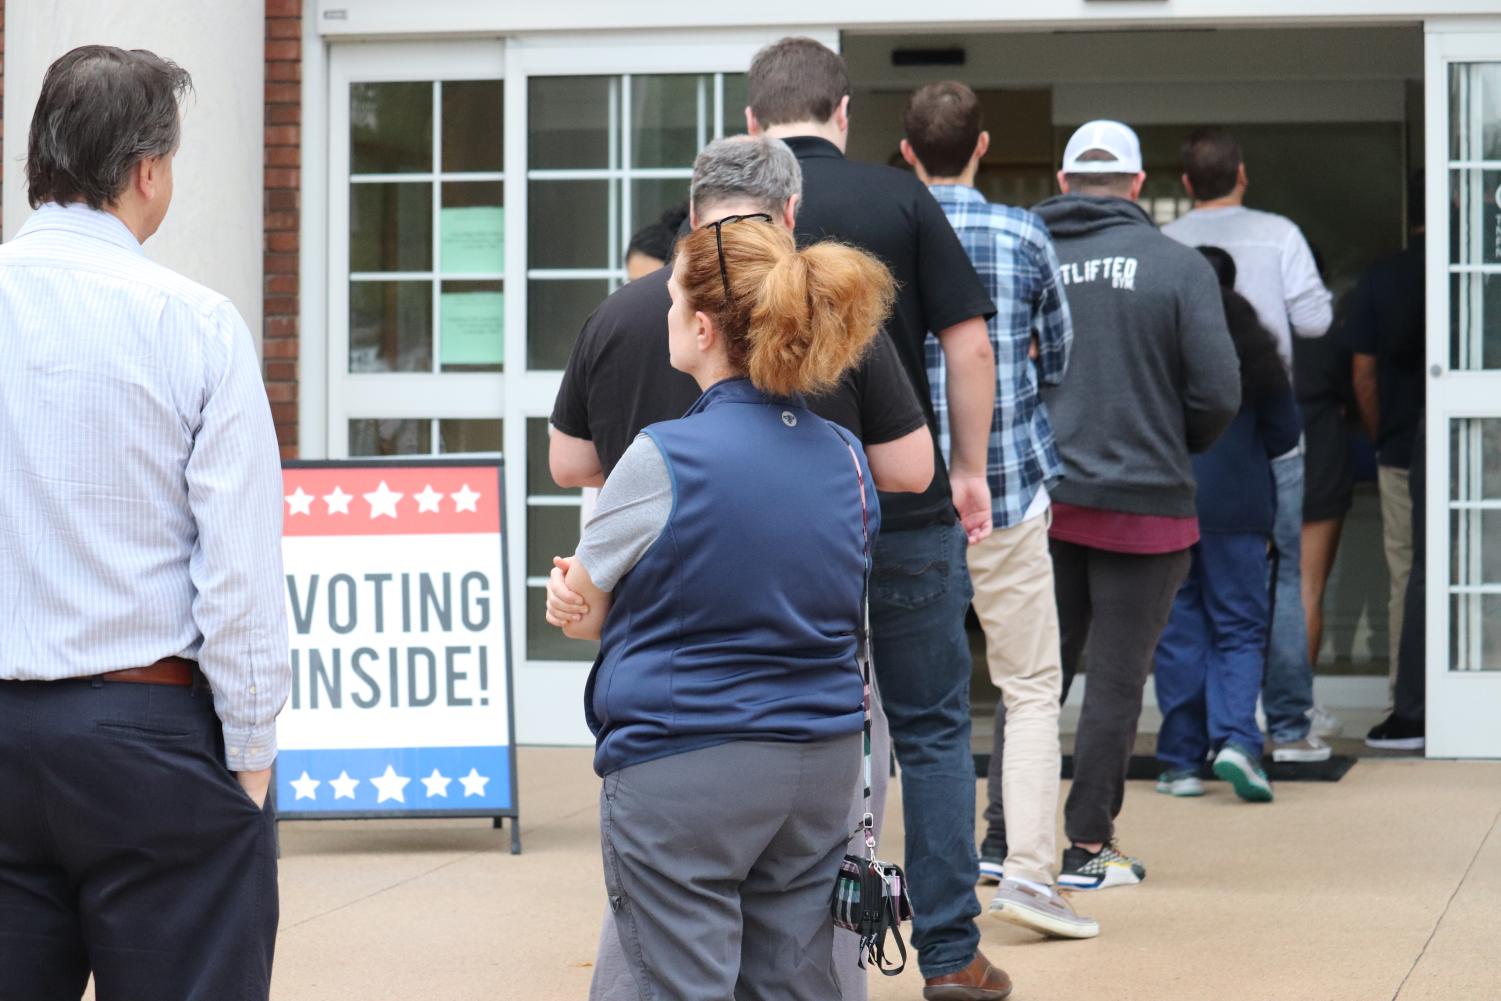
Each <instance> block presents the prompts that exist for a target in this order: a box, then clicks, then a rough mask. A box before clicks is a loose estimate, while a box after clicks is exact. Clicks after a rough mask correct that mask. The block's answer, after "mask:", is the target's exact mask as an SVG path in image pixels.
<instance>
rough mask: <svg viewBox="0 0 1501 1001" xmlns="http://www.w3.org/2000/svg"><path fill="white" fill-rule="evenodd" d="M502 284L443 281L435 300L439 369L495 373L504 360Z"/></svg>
mask: <svg viewBox="0 0 1501 1001" xmlns="http://www.w3.org/2000/svg"><path fill="white" fill-rule="evenodd" d="M502 289H503V286H502V283H500V282H496V281H489V282H444V283H443V286H442V291H441V293H440V294H439V299H438V351H439V359H438V363H439V371H442V372H499V371H501V369H502V366H503V365H504V364H505V359H506V297H505V293H504V291H502Z"/></svg>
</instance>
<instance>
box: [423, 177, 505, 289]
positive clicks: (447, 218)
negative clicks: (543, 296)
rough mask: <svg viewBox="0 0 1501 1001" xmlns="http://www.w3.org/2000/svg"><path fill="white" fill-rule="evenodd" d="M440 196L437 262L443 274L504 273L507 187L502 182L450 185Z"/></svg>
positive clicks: (446, 186) (456, 183)
mask: <svg viewBox="0 0 1501 1001" xmlns="http://www.w3.org/2000/svg"><path fill="white" fill-rule="evenodd" d="M440 197H441V198H442V206H441V207H440V208H439V210H438V259H439V262H440V264H439V266H440V267H441V268H442V270H443V273H444V274H449V275H453V274H471V275H472V274H500V273H501V272H503V271H505V269H506V210H505V185H503V184H502V183H501V182H499V181H461V182H449V183H446V184H444V185H443V191H442V193H441V195H440Z"/></svg>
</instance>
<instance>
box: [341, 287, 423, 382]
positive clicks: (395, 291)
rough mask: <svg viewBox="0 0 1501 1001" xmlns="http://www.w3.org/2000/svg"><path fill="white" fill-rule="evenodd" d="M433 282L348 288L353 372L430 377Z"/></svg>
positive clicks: (350, 365) (350, 357)
mask: <svg viewBox="0 0 1501 1001" xmlns="http://www.w3.org/2000/svg"><path fill="white" fill-rule="evenodd" d="M432 367H433V286H432V283H431V282H423V281H415V282H350V283H349V371H351V372H430V371H432Z"/></svg>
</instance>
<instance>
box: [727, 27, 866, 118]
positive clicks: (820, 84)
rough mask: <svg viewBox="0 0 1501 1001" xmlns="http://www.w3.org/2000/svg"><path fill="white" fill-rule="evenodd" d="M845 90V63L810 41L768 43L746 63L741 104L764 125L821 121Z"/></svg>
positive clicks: (830, 115)
mask: <svg viewBox="0 0 1501 1001" xmlns="http://www.w3.org/2000/svg"><path fill="white" fill-rule="evenodd" d="M849 92H850V78H849V73H848V71H846V69H845V67H844V60H843V59H841V58H840V57H839V56H838V55H837V54H836V53H834V52H832V51H830V50H829V47H828V46H826V45H824V44H822V43H821V42H815V41H814V40H813V39H811V38H802V37H792V38H784V39H782V40H781V41H779V42H773V43H772V44H771V45H768V46H766V48H764V49H762V50H761V51H760V52H757V53H756V58H754V59H752V60H751V64H750V74H749V75H748V76H747V77H746V81H745V99H746V104H747V105H749V106H750V109H751V113H752V114H754V115H755V116H756V121H758V122H760V123H761V125H763V126H769V125H785V124H787V123H788V122H826V121H828V120H829V119H830V118H833V117H834V109H835V108H837V107H839V102H840V101H841V100H843V99H844V98H845V97H846V96H848V94H849Z"/></svg>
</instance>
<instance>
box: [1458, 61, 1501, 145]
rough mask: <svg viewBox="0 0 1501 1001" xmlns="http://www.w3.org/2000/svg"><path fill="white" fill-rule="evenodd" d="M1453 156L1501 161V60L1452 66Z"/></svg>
mask: <svg viewBox="0 0 1501 1001" xmlns="http://www.w3.org/2000/svg"><path fill="white" fill-rule="evenodd" d="M1449 157H1450V159H1452V160H1501V63H1460V64H1456V65H1454V66H1450V67H1449Z"/></svg>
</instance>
